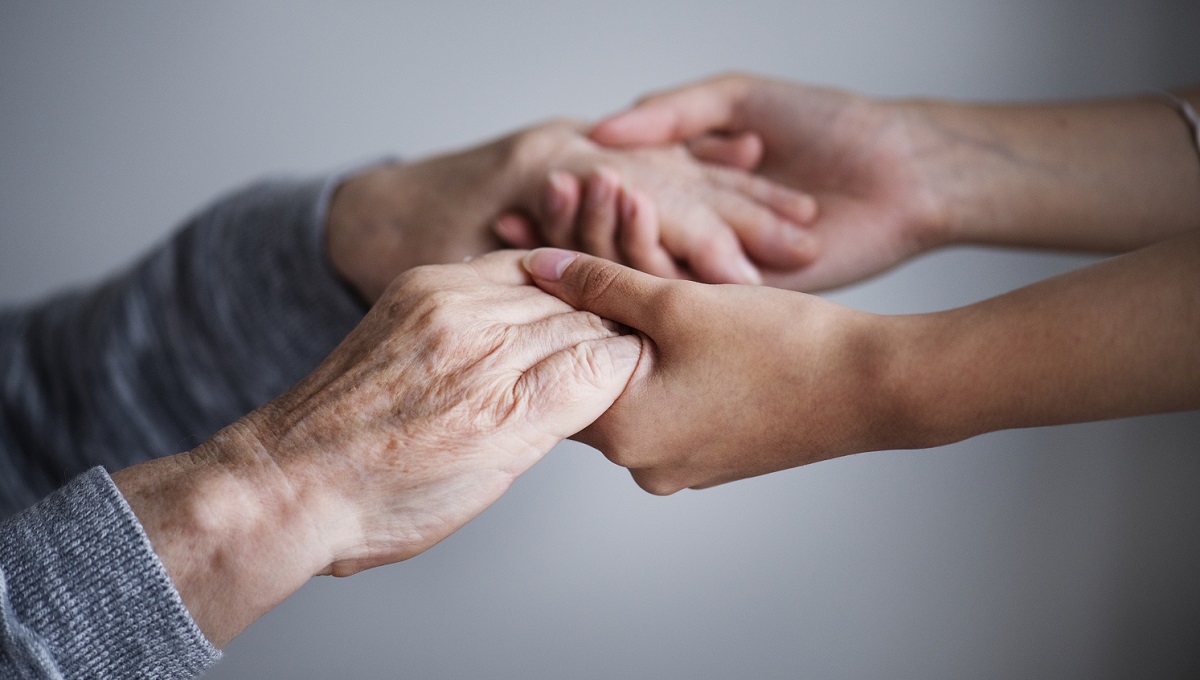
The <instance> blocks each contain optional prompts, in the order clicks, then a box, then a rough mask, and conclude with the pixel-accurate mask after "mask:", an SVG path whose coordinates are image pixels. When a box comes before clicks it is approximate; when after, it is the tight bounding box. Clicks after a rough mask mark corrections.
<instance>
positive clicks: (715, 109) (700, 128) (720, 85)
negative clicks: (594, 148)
mask: <svg viewBox="0 0 1200 680" xmlns="http://www.w3.org/2000/svg"><path fill="white" fill-rule="evenodd" d="M749 89H750V80H749V79H748V78H745V77H741V76H722V77H718V78H714V79H711V80H707V81H701V82H699V83H696V84H692V85H685V86H684V87H681V88H678V89H675V90H670V91H667V92H662V93H659V94H654V95H651V96H649V97H646V98H644V99H643V100H641V101H640V102H638V103H637V104H636V105H634V107H633V108H631V109H629V110H627V111H623V112H621V113H617V114H615V115H612V116H609V117H608V118H605V119H604V120H602V121H600V122H599V123H597V124H596V126H595V127H593V128H592V131H591V133H589V135H588V136H589V137H591V138H592V140H593V141H595V142H597V143H599V144H604V145H606V146H646V145H660V144H671V143H674V142H680V141H683V140H685V139H690V138H692V137H696V136H699V135H701V134H704V133H707V132H714V131H718V132H719V131H725V132H736V131H737V130H735V129H734V124H735V117H736V112H737V110H738V108H739V107H740V105H741V102H742V101H743V100H744V99H745V97H746V95H747V93H748V92H749Z"/></svg>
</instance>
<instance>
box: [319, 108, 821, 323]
mask: <svg viewBox="0 0 1200 680" xmlns="http://www.w3.org/2000/svg"><path fill="white" fill-rule="evenodd" d="M583 131H584V126H583V125H582V124H581V123H577V122H572V121H550V122H547V123H543V124H539V125H535V126H532V127H530V128H527V129H525V130H520V131H517V132H514V133H512V134H510V135H507V136H505V137H502V138H500V139H496V140H493V141H490V142H486V143H484V144H481V145H478V146H475V147H472V148H469V149H465V150H461V151H454V152H450V153H446V154H441V155H438V156H433V157H430V158H427V159H423V160H421V161H418V162H415V163H406V164H388V165H381V166H377V167H373V168H370V169H368V170H366V171H363V172H361V173H359V174H357V175H355V176H353V177H350V178H349V179H347V180H346V181H345V182H344V183H343V184H342V186H341V187H339V188H338V190H337V192H336V193H335V195H334V198H333V202H332V206H331V213H330V216H329V222H328V231H327V245H328V250H329V256H330V259H331V261H332V262H333V265H334V268H335V269H336V270H337V271H338V272H339V273H340V274H341V275H342V276H343V277H344V278H345V279H346V280H347V281H348V282H349V283H350V284H351V285H352V286H353V287H354V288H355V289H356V290H357V291H358V292H359V293H360V295H361V296H362V297H363V298H364V299H365V300H366V301H367V302H372V301H373V300H375V299H376V298H377V297H378V296H379V295H380V293H382V291H383V290H384V289H385V288H386V287H387V286H388V284H389V283H391V281H392V279H394V278H395V277H396V276H397V275H399V274H400V273H402V272H404V271H405V270H407V269H409V268H411V267H415V266H418V265H423V264H439V263H450V262H460V261H462V259H463V258H465V257H473V256H477V255H481V254H483V253H486V252H489V251H492V250H495V249H496V248H497V247H500V246H501V245H502V241H501V239H500V238H498V236H497V234H499V235H500V236H505V237H506V238H507V241H508V242H509V243H510V245H515V246H517V247H530V246H532V245H536V243H531V242H526V241H524V240H523V239H522V238H521V237H519V235H514V233H512V229H513V221H514V220H516V221H517V222H519V223H520V224H523V225H531V224H536V225H538V228H539V229H543V230H544V231H545V233H547V234H552V235H553V242H554V243H556V244H559V245H563V246H569V247H586V246H588V244H593V245H595V244H601V243H611V242H612V239H613V233H612V232H611V231H610V232H607V233H596V231H595V230H594V229H590V228H589V226H588V225H589V224H592V223H596V224H599V225H600V226H601V227H606V226H608V225H611V224H612V222H611V219H600V220H593V221H592V222H577V221H576V220H574V219H572V218H565V217H564V216H563V211H564V210H565V211H569V213H570V214H571V215H572V216H573V215H574V214H575V212H576V211H577V210H583V211H588V210H592V211H594V212H596V213H598V214H600V215H604V214H606V213H608V214H611V209H612V206H613V199H614V197H615V196H616V195H617V190H618V189H620V188H627V189H628V190H630V191H634V190H636V191H637V192H638V195H639V196H640V200H641V206H642V213H641V216H640V219H639V220H637V222H636V225H635V226H639V225H644V228H643V229H641V230H640V231H639V230H637V229H632V230H626V232H625V233H624V236H625V237H626V238H627V239H628V240H629V241H630V243H631V245H630V248H631V250H632V252H635V253H638V254H643V253H644V256H641V257H639V259H637V262H638V263H641V264H646V265H647V266H654V263H655V262H659V263H663V262H665V263H667V264H669V265H670V266H672V267H674V266H676V264H675V263H676V260H675V259H673V257H674V256H675V255H677V256H678V257H679V260H680V261H681V262H683V263H685V266H688V267H690V269H691V270H692V271H695V272H697V273H698V274H699V275H700V276H701V278H703V279H704V280H706V281H712V282H722V283H735V282H736V283H757V282H759V281H761V276H760V274H759V272H758V270H757V268H756V267H754V266H753V265H751V264H750V262H749V260H748V259H747V257H746V255H745V249H757V250H763V249H767V250H771V251H773V252H776V253H777V254H776V256H775V257H776V258H777V260H778V261H782V262H786V263H789V264H792V265H798V264H802V263H806V262H808V261H810V260H811V259H812V256H813V252H814V250H815V245H814V241H813V237H812V234H811V232H810V230H809V229H807V227H806V226H804V225H803V224H801V223H802V222H804V221H805V220H811V218H812V217H813V210H814V203H813V201H812V198H811V197H809V196H807V195H806V194H804V193H802V192H800V191H797V190H792V189H787V188H785V187H782V186H780V185H778V184H776V183H774V182H771V181H769V180H766V179H763V178H761V177H755V176H753V175H751V174H749V173H746V172H744V171H742V170H739V169H731V168H728V167H719V166H713V165H705V164H702V163H700V162H698V161H697V160H695V159H694V158H692V157H691V156H690V155H689V154H687V153H686V152H685V151H684V150H682V149H681V148H671V147H664V148H657V149H649V150H630V151H617V150H613V149H606V148H604V147H601V146H599V145H597V144H595V143H594V142H591V141H590V140H588V139H587V138H586V137H585V136H584V134H583ZM618 173H619V176H620V178H621V179H620V181H618V180H617V179H616V178H617V177H618ZM576 176H581V177H593V178H595V179H596V181H595V182H593V183H592V187H593V189H594V191H592V192H589V193H587V194H584V195H582V196H581V195H580V194H579V190H578V189H579V188H578V185H577V184H572V182H573V180H572V179H569V178H574V177H576ZM563 182H566V183H567V185H570V186H574V187H575V189H574V192H573V193H572V192H568V195H566V196H565V197H564V196H559V194H558V192H555V191H553V190H552V188H553V187H555V186H559V184H561V183H563ZM556 183H558V184H556ZM596 192H599V193H600V194H601V196H599V197H598V198H595V197H594V196H593V195H594V194H595V193H596ZM560 199H561V204H556V203H554V202H555V201H559V200H560ZM589 214H591V213H589ZM646 217H652V219H650V220H647V219H645V218H646ZM660 235H669V240H670V242H671V243H672V245H673V246H674V247H675V248H676V249H677V252H676V253H674V255H673V256H667V255H664V254H662V252H663V251H662V250H661V247H660V245H659V244H660ZM596 247H597V248H599V246H596ZM655 258H658V259H655Z"/></svg>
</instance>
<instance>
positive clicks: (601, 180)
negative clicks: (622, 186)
mask: <svg viewBox="0 0 1200 680" xmlns="http://www.w3.org/2000/svg"><path fill="white" fill-rule="evenodd" d="M618 181H619V180H617V178H616V177H615V176H614V174H613V173H612V172H607V171H605V170H603V169H601V170H600V171H599V172H597V173H596V176H595V177H593V178H592V181H591V182H589V183H588V200H589V201H591V202H592V203H594V204H599V203H606V202H608V199H610V198H611V197H612V195H613V192H614V191H616V188H617V183H618Z"/></svg>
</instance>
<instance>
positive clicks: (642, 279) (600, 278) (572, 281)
mask: <svg viewBox="0 0 1200 680" xmlns="http://www.w3.org/2000/svg"><path fill="white" fill-rule="evenodd" d="M523 263H524V265H525V268H526V270H527V271H529V273H530V276H532V277H533V280H534V283H536V284H537V285H538V287H539V288H541V289H542V290H544V291H546V292H547V293H550V294H551V295H553V296H555V297H557V298H558V299H560V300H562V301H563V302H566V303H567V304H568V305H571V306H572V307H574V308H576V309H583V310H587V311H589V312H594V313H596V314H598V315H600V316H602V317H604V318H606V319H612V320H613V321H616V322H617V323H621V324H624V325H626V326H629V327H631V328H636V329H639V330H643V331H648V330H649V329H650V328H651V327H652V326H653V325H654V321H655V318H656V317H657V315H658V309H657V308H658V307H659V305H657V304H655V303H656V302H658V300H657V298H656V296H657V295H658V294H660V293H664V292H667V291H668V290H669V289H670V288H671V287H672V286H678V285H683V284H682V282H674V281H668V280H666V279H660V278H658V277H655V276H651V275H649V274H643V273H642V272H639V271H637V270H636V269H630V268H629V267H625V266H623V265H619V264H617V263H615V262H610V261H608V260H605V259H601V258H598V257H593V256H591V255H583V254H580V253H573V252H571V251H569V250H559V249H557V248H538V249H537V250H533V251H530V252H529V254H527V255H526V256H525V259H524V260H523Z"/></svg>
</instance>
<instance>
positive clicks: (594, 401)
mask: <svg viewBox="0 0 1200 680" xmlns="http://www.w3.org/2000/svg"><path fill="white" fill-rule="evenodd" d="M646 342H648V341H646V340H644V339H643V338H641V337H640V336H637V335H616V336H612V337H608V338H601V339H595V340H587V341H584V342H581V343H579V344H578V345H575V346H574V347H569V348H566V349H564V350H562V351H559V352H556V353H554V354H551V355H550V356H548V357H546V358H545V359H543V360H542V361H540V362H538V363H537V364H535V365H534V366H533V367H532V368H530V369H529V370H528V371H526V372H525V373H524V375H522V376H521V378H520V380H519V381H518V382H517V387H516V389H517V394H518V396H519V397H520V398H522V399H524V400H525V401H526V403H528V404H529V407H530V413H531V414H533V416H534V419H533V421H532V422H533V424H534V425H535V427H537V428H538V433H539V434H541V435H549V436H551V437H552V438H553V439H554V441H555V443H557V442H558V441H561V440H563V439H566V438H567V437H570V436H572V435H574V434H575V433H577V432H579V431H580V430H582V429H584V428H586V427H587V426H588V425H591V424H592V423H593V422H595V420H596V419H597V418H599V417H600V416H602V415H604V412H605V411H607V410H608V409H609V407H610V406H612V405H613V402H615V401H616V400H617V398H618V397H620V396H621V393H622V392H624V391H625V387H626V386H627V385H628V384H629V381H630V380H631V379H632V378H633V375H634V372H635V371H636V370H637V368H638V364H639V362H640V361H641V359H642V353H643V351H644V350H645V346H644V343H646ZM547 448H548V447H547ZM531 464H532V463H531Z"/></svg>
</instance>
